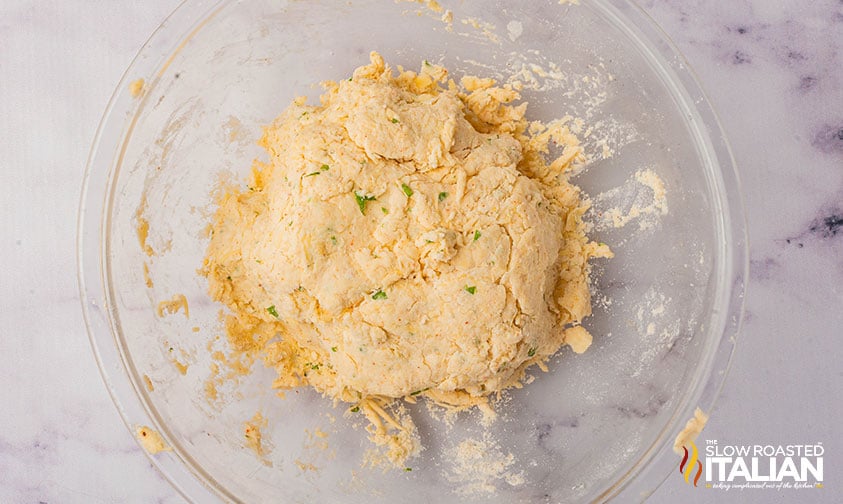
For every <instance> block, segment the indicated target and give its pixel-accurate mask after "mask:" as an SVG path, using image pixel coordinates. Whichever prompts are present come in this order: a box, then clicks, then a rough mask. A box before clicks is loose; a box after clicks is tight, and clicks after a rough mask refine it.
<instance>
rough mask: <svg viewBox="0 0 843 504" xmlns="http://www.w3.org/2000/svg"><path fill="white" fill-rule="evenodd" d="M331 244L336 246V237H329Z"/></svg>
mask: <svg viewBox="0 0 843 504" xmlns="http://www.w3.org/2000/svg"><path fill="white" fill-rule="evenodd" d="M331 243H333V244H334V245H336V244H337V237H336V236H331Z"/></svg>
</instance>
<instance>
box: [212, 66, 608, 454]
mask: <svg viewBox="0 0 843 504" xmlns="http://www.w3.org/2000/svg"><path fill="white" fill-rule="evenodd" d="M324 86H325V89H326V92H325V94H324V95H323V96H322V99H321V101H322V105H321V106H312V105H307V104H306V103H305V100H304V99H303V98H302V99H297V100H296V101H295V102H294V103H293V104H292V105H291V106H290V107H289V108H288V109H287V110H286V111H285V112H284V113H283V114H281V115H280V116H279V117H278V118H277V119H276V120H275V122H274V123H273V124H272V125H270V126H269V127H267V128H266V129H265V132H264V136H263V138H262V139H261V142H260V144H261V145H262V146H263V147H264V148H265V149H266V150H267V153H268V154H269V162H268V163H262V162H256V163H255V165H254V168H253V174H252V178H251V180H250V181H249V183H248V186H247V188H246V189H245V190H240V189H239V188H236V187H228V188H226V190H224V191H222V195H221V198H220V200H219V210H218V212H217V214H216V216H215V219H214V223H213V229H212V233H211V240H210V244H209V246H208V250H207V257H206V260H205V265H204V269H203V271H204V273H205V274H206V276H207V277H208V280H209V287H210V293H211V296H212V297H213V298H214V299H216V300H219V301H222V302H223V303H224V304H226V305H227V306H228V307H229V308H230V309H231V315H229V316H228V317H227V319H226V330H227V333H228V337H229V342H230V344H231V345H232V346H233V347H234V348H235V349H237V350H239V351H241V352H246V353H252V354H260V355H262V356H263V358H264V360H265V361H266V362H267V363H268V364H270V365H272V366H273V367H274V368H275V369H276V371H277V373H278V378H277V379H276V381H275V386H276V387H278V388H280V389H286V388H292V387H298V386H304V385H309V386H312V387H314V388H316V389H317V390H319V391H320V392H322V393H323V394H324V395H326V396H328V397H331V398H333V399H335V400H337V401H344V402H346V403H349V404H350V406H349V409H350V410H352V409H356V410H357V411H360V412H362V413H364V414H365V416H366V418H367V419H368V420H369V421H370V426H369V431H370V439H371V440H372V441H373V442H374V443H375V444H376V445H377V446H379V447H381V448H382V451H381V453H382V454H383V456H384V457H385V458H386V459H388V460H389V461H390V462H391V463H393V464H395V465H398V466H401V465H403V463H404V461H405V460H406V459H407V458H408V457H409V456H412V455H413V454H415V453H416V452H417V451H418V449H419V442H418V437H417V434H416V432H415V426H414V425H413V422H412V419H411V418H410V416H409V415H408V414H407V412H406V411H405V409H404V407H403V405H402V404H401V403H400V402H397V401H394V399H395V398H407V399H408V400H409V401H413V400H415V399H416V398H418V397H426V398H427V399H429V400H431V401H434V402H436V403H439V404H442V405H446V406H447V407H451V408H457V409H462V408H469V407H475V406H477V407H480V408H483V409H484V410H485V411H487V412H489V413H491V408H489V404H488V396H489V395H490V394H495V393H499V392H500V391H502V390H504V389H506V388H508V387H512V386H520V384H521V381H522V379H523V378H524V374H525V370H526V369H527V368H528V367H530V366H532V365H537V366H538V367H540V368H541V369H543V370H546V367H545V364H544V361H545V360H546V359H547V358H548V357H550V356H551V355H553V354H555V353H556V351H557V350H558V349H559V348H560V346H561V345H563V344H565V343H566V342H567V343H569V344H571V346H572V348H574V349H575V350H578V351H580V350H584V349H585V348H587V346H588V344H590V335H589V337H586V336H585V335H584V333H585V330H584V329H582V328H579V329H576V330H574V331H565V329H566V328H567V327H569V326H571V325H573V326H577V325H578V324H579V322H580V321H581V320H582V318H583V317H585V316H587V315H589V314H590V312H591V302H590V293H589V289H588V271H589V266H588V259H589V258H591V257H609V256H611V252H610V251H609V249H608V247H606V246H605V245H602V244H597V243H593V242H589V241H588V239H587V238H586V236H585V232H584V224H583V222H582V220H581V217H582V214H583V213H584V212H585V210H586V207H585V206H584V205H583V203H582V201H581V199H580V193H579V190H578V189H577V188H576V187H575V186H573V185H571V184H570V183H569V182H568V176H569V174H570V172H571V171H572V170H573V169H574V168H575V167H576V166H578V165H580V164H582V163H583V162H584V157H583V156H582V149H581V147H580V146H579V143H578V141H577V138H576V136H575V135H574V134H573V133H572V132H571V127H570V126H571V120H570V118H563V119H561V120H559V121H554V122H552V123H550V124H541V123H537V122H528V121H527V120H526V119H525V118H524V115H525V112H526V104H518V105H516V104H515V103H516V101H517V100H518V98H519V94H518V92H517V91H516V90H515V89H514V88H513V87H512V86H509V85H504V86H501V87H496V86H495V82H494V81H493V80H491V79H481V78H476V77H464V78H463V79H462V81H461V85H458V84H456V83H455V82H454V81H453V80H450V79H448V75H447V71H446V70H445V69H444V68H442V67H439V66H436V65H432V64H430V63H427V62H425V64H423V65H422V67H421V70H420V71H419V72H418V73H416V72H411V71H406V72H401V73H400V74H399V75H397V76H395V75H393V73H392V72H391V70H390V69H389V68H388V67H387V66H386V65H385V63H384V61H383V59H382V58H381V57H380V56H379V55H378V54H376V53H372V55H371V64H370V65H367V66H364V67H360V68H358V69H357V70H356V71H355V72H354V75H353V78H352V79H348V80H343V81H340V82H327V83H325V84H324ZM551 145H553V146H554V149H555V150H556V151H558V155H556V156H549V152H550V146H551ZM548 157H550V159H547V158H548ZM454 328H459V330H457V331H455V330H454ZM586 334H587V333H586ZM279 335H280V337H278V336H279ZM568 338H570V341H566V340H567V339H568Z"/></svg>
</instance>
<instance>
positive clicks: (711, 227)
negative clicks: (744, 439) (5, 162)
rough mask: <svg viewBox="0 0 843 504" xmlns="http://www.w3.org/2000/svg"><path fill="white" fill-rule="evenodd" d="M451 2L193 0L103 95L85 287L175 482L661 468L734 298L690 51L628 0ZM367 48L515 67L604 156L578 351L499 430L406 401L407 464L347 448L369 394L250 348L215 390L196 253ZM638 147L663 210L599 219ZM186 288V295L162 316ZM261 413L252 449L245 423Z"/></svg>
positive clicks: (586, 183)
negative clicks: (290, 374) (457, 455)
mask: <svg viewBox="0 0 843 504" xmlns="http://www.w3.org/2000/svg"><path fill="white" fill-rule="evenodd" d="M441 3H442V7H443V8H445V9H450V10H451V15H452V18H451V19H448V17H447V12H444V11H439V10H438V9H439V8H438V6H437V4H435V3H431V2H427V3H414V2H401V1H399V2H392V1H385V0H353V1H350V2H334V1H324V0H311V1H307V2H302V1H282V0H274V1H268V0H253V1H249V2H238V1H221V2H209V1H203V0H187V1H186V2H184V4H182V6H181V7H179V8H178V9H177V10H176V11H175V12H174V13H173V14H172V15H171V16H170V17H169V18H167V20H166V21H164V23H162V25H161V26H160V28H159V29H158V30H156V32H155V33H154V34H153V35H152V37H151V38H150V39H149V41H148V42H147V43H146V45H145V46H144V47H143V48H142V49H141V50H140V52H139V54H138V56H137V57H136V58H135V60H134V61H133V62H132V65H131V66H130V68H129V70H128V71H127V72H126V74H125V76H124V78H123V81H122V82H121V83H120V86H119V87H118V89H117V90H116V92H115V94H114V96H113V97H112V99H111V102H110V103H109V105H108V109H107V110H106V113H105V115H104V118H103V120H102V123H101V125H100V128H99V131H98V133H97V138H96V142H95V144H94V147H93V150H92V154H91V157H90V160H89V164H88V169H87V175H86V182H85V189H84V192H83V195H82V200H81V205H80V215H79V252H80V258H79V279H80V289H81V297H82V301H83V307H84V312H85V318H86V321H87V325H88V330H89V334H90V338H91V342H92V345H93V348H94V353H95V354H96V358H97V360H98V363H99V366H100V369H101V371H102V374H103V377H104V379H105V381H106V383H107V386H108V389H109V391H110V393H111V395H112V397H113V399H114V402H115V404H116V405H117V407H118V409H119V410H120V412H121V414H122V416H123V418H124V420H125V422H126V424H127V425H128V426H129V427H130V428H131V429H132V430H133V431H134V429H135V428H136V427H137V426H138V425H147V426H150V427H152V428H153V429H155V430H157V431H158V432H160V433H161V435H162V436H163V438H164V439H165V441H166V442H167V443H168V444H169V445H170V446H171V447H172V448H173V450H172V451H167V452H162V453H159V454H157V455H154V456H151V460H152V462H153V463H154V464H155V466H156V467H158V468H159V469H160V470H161V472H162V473H163V474H164V475H165V476H166V477H167V479H169V481H170V482H171V483H172V484H173V486H174V487H175V488H176V489H177V490H178V491H179V492H181V493H182V494H183V495H184V496H185V497H186V498H188V500H191V501H194V502H214V501H231V502H279V501H283V502H313V501H314V499H327V502H338V501H342V502H370V501H373V500H374V501H384V502H386V501H394V502H405V501H406V500H407V497H408V496H412V497H413V499H412V500H413V501H418V502H433V501H438V502H448V501H461V502H473V501H477V502H490V501H492V502H507V503H510V502H586V501H605V500H608V499H611V498H614V497H617V498H618V499H619V500H621V501H622V502H626V501H628V500H642V499H644V498H645V497H646V496H647V495H649V493H650V492H652V491H653V490H654V489H655V488H657V487H658V486H659V484H660V483H661V482H662V481H663V480H664V478H665V477H666V476H667V474H668V473H670V472H671V471H673V470H675V465H676V464H677V463H678V457H677V456H676V455H675V454H674V453H673V451H672V444H673V439H674V437H675V436H676V435H677V433H678V432H679V431H680V430H681V429H682V427H683V426H684V424H685V422H686V421H687V420H688V419H689V418H690V417H691V416H692V415H693V411H694V408H696V407H697V406H699V407H701V408H702V409H703V410H704V411H709V410H710V409H711V407H712V404H713V402H714V400H715V397H716V396H717V393H718V391H719V389H720V386H721V385H722V381H723V378H724V375H725V372H726V369H727V367H728V364H729V359H730V356H731V353H732V349H733V345H734V337H735V335H736V333H737V331H738V326H739V321H740V317H741V310H742V299H743V292H744V281H745V276H746V270H747V256H746V238H745V231H744V226H743V213H742V209H741V203H740V198H739V187H738V180H737V176H736V173H735V169H734V165H733V160H732V157H731V155H730V152H729V148H728V146H727V144H726V140H725V139H724V136H723V132H722V130H721V128H720V126H719V124H718V122H717V119H716V117H715V115H714V113H713V111H712V110H711V108H710V106H709V104H708V102H707V100H706V99H705V97H704V96H703V93H702V91H701V90H700V88H699V85H698V84H697V83H696V81H695V79H694V77H693V75H692V73H691V72H690V71H689V70H688V68H687V66H686V64H685V61H684V59H682V57H681V56H680V55H679V53H678V52H677V50H676V49H675V48H674V47H673V46H672V45H671V43H670V42H669V41H668V39H667V37H666V36H665V35H664V34H663V33H662V32H661V31H659V29H658V28H657V27H656V26H655V24H654V23H653V22H652V21H651V20H650V19H649V18H648V17H647V16H646V14H644V13H643V12H642V11H641V10H640V9H639V8H637V7H636V6H635V5H634V4H633V3H631V2H629V1H627V0H592V1H584V2H583V3H582V4H581V5H570V4H568V3H566V2H561V3H560V2H558V1H557V0H547V1H535V2H503V1H501V2H449V1H446V0H442V2H441ZM443 16H444V17H443ZM371 50H377V51H379V52H380V53H381V54H382V55H383V56H384V57H385V59H386V61H387V62H389V63H391V64H393V65H403V66H404V67H406V68H418V67H419V65H420V64H421V62H422V61H423V60H429V61H432V62H436V63H440V64H442V65H444V66H446V67H447V68H448V69H449V70H450V72H451V75H452V76H454V77H459V76H461V75H464V74H475V75H480V76H491V77H494V78H496V79H498V80H499V81H501V82H506V81H507V80H508V79H509V80H511V79H513V78H515V79H518V80H520V81H521V82H522V83H523V84H524V90H523V98H524V100H526V101H528V102H529V103H530V108H529V115H530V117H531V118H534V119H541V120H549V119H553V118H559V117H563V116H565V115H571V116H573V117H579V118H582V119H583V123H584V129H583V130H582V132H581V133H582V134H581V136H582V137H583V139H584V144H585V146H586V149H587V150H588V152H589V153H591V154H592V157H593V158H594V161H593V162H592V163H591V164H590V166H589V168H588V169H587V170H585V171H583V172H582V173H580V174H579V175H577V176H576V178H575V179H574V181H575V183H577V184H578V185H580V186H581V187H582V188H583V189H584V191H585V192H586V193H587V194H589V195H591V196H592V201H593V204H594V208H593V209H592V210H591V211H590V212H589V214H588V215H587V216H586V217H587V219H588V220H589V221H591V222H592V223H593V224H594V229H593V231H592V233H591V234H592V238H593V239H595V240H598V241H603V242H606V243H608V244H609V245H610V246H612V247H613V249H614V251H615V253H616V257H615V258H614V259H612V260H609V261H600V262H596V265H595V271H594V273H595V275H594V289H595V292H596V296H595V301H596V302H595V313H594V315H593V316H592V317H590V318H588V319H587V321H586V326H587V327H588V328H589V330H590V331H591V332H592V333H593V334H594V335H595V343H594V345H593V346H592V348H591V349H589V351H588V352H587V353H585V354H583V355H572V354H571V352H570V350H568V349H567V348H566V349H563V350H561V351H560V352H559V354H558V355H557V356H555V357H554V358H553V359H551V361H550V363H549V367H550V371H549V372H548V373H536V374H535V380H534V382H533V383H531V384H529V385H527V386H526V387H524V388H523V389H520V390H513V391H511V392H510V393H507V394H506V397H505V398H504V400H503V403H502V404H501V405H499V406H498V411H499V414H500V418H499V419H498V421H496V422H495V423H494V424H493V425H492V426H491V427H489V428H488V429H485V428H483V427H481V426H480V424H479V422H478V415H477V414H474V413H463V414H460V415H458V417H457V418H456V420H455V421H454V423H453V424H452V425H446V424H445V423H443V422H441V421H440V420H437V419H436V418H435V416H436V415H434V414H431V413H430V412H428V410H427V409H426V408H425V407H424V405H421V404H420V405H418V406H417V407H414V408H412V414H413V415H414V417H415V419H416V422H417V424H418V426H419V430H420V435H421V439H422V442H423V444H424V445H425V447H426V449H425V450H424V451H423V452H422V454H421V456H420V457H419V458H417V459H413V460H411V461H410V462H409V464H410V466H411V468H412V471H404V470H397V471H387V472H383V471H381V470H380V469H376V468H374V469H373V468H368V467H362V466H361V460H362V458H363V454H364V452H365V450H366V449H367V448H368V441H367V440H366V435H365V431H364V429H363V425H362V424H363V422H361V420H360V419H359V416H354V415H349V414H343V411H344V410H343V408H341V407H338V408H335V407H334V406H333V405H332V404H331V402H330V401H329V400H327V399H324V398H322V397H320V396H319V395H318V394H316V393H314V392H313V391H311V390H300V391H296V392H288V393H287V394H286V397H285V398H283V399H281V398H279V397H277V395H276V393H275V391H273V390H272V389H271V387H270V384H271V382H272V378H273V372H272V371H271V370H267V369H264V368H263V367H262V366H261V365H260V364H256V365H255V366H254V369H253V372H252V373H251V374H249V375H248V376H244V377H241V378H239V379H235V380H229V381H227V382H226V383H224V384H220V385H219V387H218V390H217V394H218V395H217V397H216V399H214V400H211V399H209V398H208V395H207V394H206V392H207V389H206V384H207V381H208V379H209V377H211V375H212V371H211V366H212V363H213V362H214V360H213V358H212V354H213V352H214V351H217V350H224V349H225V338H224V336H223V330H222V327H221V323H220V320H219V314H220V309H221V307H220V306H219V305H218V304H216V303H214V302H212V301H211V300H210V299H209V297H208V295H207V293H206V283H205V280H204V278H202V277H201V276H199V275H198V274H197V269H198V268H200V266H201V263H202V258H203V255H204V247H205V244H206V243H207V238H206V237H205V234H204V233H205V229H206V226H207V224H208V222H209V219H210V216H211V215H212V212H213V204H212V197H211V193H212V191H213V190H214V188H215V187H217V185H218V183H219V182H220V181H221V180H230V181H243V180H244V178H245V174H246V173H247V172H248V170H249V167H250V164H251V160H252V159H253V158H256V157H261V155H262V153H261V150H260V149H259V148H258V147H257V146H256V145H255V140H256V139H257V138H258V137H259V135H260V133H261V125H264V124H268V123H269V122H270V121H271V120H272V119H273V118H274V117H275V116H276V115H277V114H278V113H279V112H280V111H281V110H283V109H284V108H285V107H286V106H287V105H288V104H289V103H290V101H291V100H292V99H293V98H294V97H296V96H299V95H307V96H308V97H309V98H310V99H311V100H313V99H315V98H316V97H317V96H318V94H319V91H320V90H319V89H318V87H315V86H313V85H312V84H313V83H316V82H319V81H322V80H326V79H334V80H336V79H342V78H345V77H347V76H348V75H349V74H350V72H351V71H352V69H353V68H355V67H356V66H359V65H362V64H365V63H366V62H367V55H368V53H369V51H371ZM141 78H142V79H144V86H143V88H142V92H141V93H140V95H139V96H132V93H130V90H129V89H130V83H132V82H134V81H136V79H141ZM588 128H591V129H590V130H589V129H588ZM604 154H605V156H604ZM609 154H611V155H609ZM647 169H649V170H651V171H652V172H654V173H655V174H657V175H658V177H659V178H660V179H661V180H662V181H663V183H664V186H665V188H666V198H667V199H666V201H667V210H668V211H667V213H666V214H664V215H661V214H660V212H650V213H646V212H645V215H642V216H640V218H638V219H637V220H636V219H633V222H631V223H630V224H629V225H626V226H624V227H620V228H615V227H613V226H611V225H607V222H606V220H605V217H606V215H608V213H609V212H610V211H611V210H612V209H613V208H614V209H618V208H619V209H621V210H626V211H627V213H628V210H629V209H630V208H631V207H632V206H635V205H636V204H637V203H636V202H638V201H639V200H640V199H641V198H644V199H646V198H648V197H652V191H650V192H648V190H647V189H646V187H645V186H643V185H641V184H638V185H636V182H635V181H636V179H635V173H636V172H640V171H641V170H647ZM139 219H140V220H139ZM143 219H145V220H146V221H148V224H149V230H148V238H147V243H148V244H149V245H150V246H151V247H152V249H153V250H154V251H155V252H154V254H153V255H152V256H148V255H147V254H146V253H145V252H144V250H143V249H142V248H141V246H140V244H139V239H138V227H139V224H140V223H141V222H142V220H143ZM147 280H149V284H147ZM176 294H183V295H184V296H185V297H186V299H187V301H188V303H189V309H190V313H189V317H185V316H184V314H183V313H181V312H180V313H177V314H175V315H171V316H165V317H160V316H158V315H157V314H156V307H157V305H158V303H159V302H161V301H164V300H167V299H171V298H172V297H173V296H174V295H176ZM176 363H178V365H176ZM258 411H260V412H261V413H262V414H263V416H264V417H265V418H266V419H267V426H266V427H265V428H264V429H263V439H264V443H265V445H266V446H267V453H266V454H265V455H264V456H263V458H261V457H258V456H257V455H256V454H255V453H253V452H252V451H250V450H248V449H247V448H245V447H244V442H243V435H244V434H243V428H244V427H243V426H244V422H245V421H247V420H249V419H250V418H252V416H253V415H254V414H255V413H256V412H258ZM466 439H473V440H476V441H478V443H477V444H478V445H479V446H481V447H483V448H484V449H483V450H482V451H481V453H479V454H477V457H478V459H477V460H476V461H475V462H478V464H475V465H476V466H477V467H474V468H466V467H462V466H460V465H459V464H460V462H459V461H458V460H455V459H454V458H453V456H452V452H453V449H454V447H455V446H456V445H457V444H458V443H459V442H461V441H463V440H466ZM480 469H482V470H480ZM472 471H473V472H472ZM467 473H468V474H467Z"/></svg>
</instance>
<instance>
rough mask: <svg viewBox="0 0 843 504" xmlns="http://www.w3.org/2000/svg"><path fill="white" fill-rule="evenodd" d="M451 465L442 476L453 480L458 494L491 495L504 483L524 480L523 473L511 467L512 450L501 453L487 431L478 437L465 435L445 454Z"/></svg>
mask: <svg viewBox="0 0 843 504" xmlns="http://www.w3.org/2000/svg"><path fill="white" fill-rule="evenodd" d="M446 456H447V459H449V460H451V461H452V466H451V467H450V468H449V470H448V471H446V472H445V473H444V476H445V478H446V479H447V480H448V481H450V482H452V483H456V484H457V485H458V486H457V488H456V493H457V494H459V495H480V494H492V493H495V491H496V490H497V486H499V485H501V484H502V483H505V484H507V485H509V486H513V487H518V486H521V485H523V484H524V483H525V478H524V472H523V471H515V470H514V469H511V468H512V466H513V465H514V464H515V463H516V460H515V456H514V455H513V454H512V453H504V451H503V450H502V449H501V447H500V445H498V443H497V442H495V441H494V440H493V439H492V437H491V435H490V434H489V433H486V434H484V435H483V437H482V438H480V439H473V438H469V439H466V440H464V441H462V442H461V443H460V444H458V445H456V446H454V447H453V448H451V449H450V450H448V451H447V453H446Z"/></svg>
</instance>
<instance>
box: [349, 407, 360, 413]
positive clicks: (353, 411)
mask: <svg viewBox="0 0 843 504" xmlns="http://www.w3.org/2000/svg"><path fill="white" fill-rule="evenodd" d="M358 411H360V406H355V407H353V408H351V412H352V413H357V412H358Z"/></svg>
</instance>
